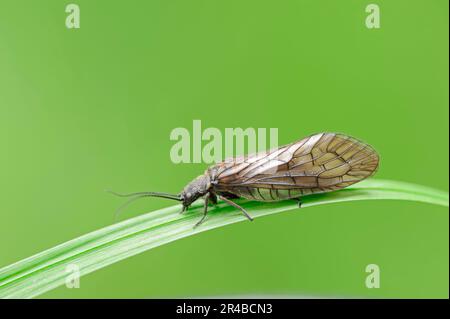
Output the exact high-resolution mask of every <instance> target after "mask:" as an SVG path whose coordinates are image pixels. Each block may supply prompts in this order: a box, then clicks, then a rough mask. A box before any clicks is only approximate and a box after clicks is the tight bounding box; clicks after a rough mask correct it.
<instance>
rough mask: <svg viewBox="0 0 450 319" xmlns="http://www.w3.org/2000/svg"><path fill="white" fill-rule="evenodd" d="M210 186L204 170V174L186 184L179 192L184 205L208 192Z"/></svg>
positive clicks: (208, 177)
mask: <svg viewBox="0 0 450 319" xmlns="http://www.w3.org/2000/svg"><path fill="white" fill-rule="evenodd" d="M210 187H211V180H210V175H209V174H208V173H207V172H206V173H205V174H204V175H200V176H198V177H197V178H195V179H194V180H193V181H192V182H190V183H189V184H187V185H186V187H185V188H184V189H183V191H182V192H181V196H182V198H183V203H184V205H185V206H188V205H190V204H191V203H193V202H194V201H195V200H197V199H198V198H199V197H201V196H203V195H205V194H206V193H208V191H209V189H210Z"/></svg>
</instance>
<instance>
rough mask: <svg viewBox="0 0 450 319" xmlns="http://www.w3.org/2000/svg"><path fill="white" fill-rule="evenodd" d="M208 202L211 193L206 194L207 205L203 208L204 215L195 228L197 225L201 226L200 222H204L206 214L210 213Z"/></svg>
mask: <svg viewBox="0 0 450 319" xmlns="http://www.w3.org/2000/svg"><path fill="white" fill-rule="evenodd" d="M208 202H209V193H208V194H206V196H205V206H204V208H203V216H202V218H201V219H200V220H199V221H198V223H197V224H195V226H194V228H195V227H197V226H200V224H201V223H203V221H204V220H205V218H206V214H208Z"/></svg>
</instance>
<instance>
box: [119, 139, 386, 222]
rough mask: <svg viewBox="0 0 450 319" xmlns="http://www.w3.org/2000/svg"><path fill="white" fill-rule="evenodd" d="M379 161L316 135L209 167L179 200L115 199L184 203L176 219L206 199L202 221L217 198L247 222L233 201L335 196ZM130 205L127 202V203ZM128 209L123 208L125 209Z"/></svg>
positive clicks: (347, 143) (354, 144) (357, 145)
mask: <svg viewBox="0 0 450 319" xmlns="http://www.w3.org/2000/svg"><path fill="white" fill-rule="evenodd" d="M378 163H379V156H378V154H377V152H376V151H375V150H374V149H373V148H372V147H371V146H369V145H368V144H365V143H363V142H361V141H359V140H357V139H355V138H352V137H350V136H347V135H344V134H338V133H319V134H314V135H311V136H308V137H306V138H304V139H302V140H300V141H297V142H294V143H291V144H288V145H285V146H282V147H279V148H277V149H273V150H271V151H267V152H260V153H257V154H252V155H247V156H240V157H236V158H230V159H227V160H225V161H223V162H220V163H218V164H216V165H213V166H211V167H209V168H208V169H207V170H206V171H205V173H204V174H203V175H200V176H198V177H197V178H195V179H194V180H193V181H192V182H190V183H189V184H188V185H187V186H186V187H185V188H184V189H183V190H182V191H181V193H180V194H176V195H175V194H166V193H156V192H140V193H133V194H126V195H122V194H117V193H114V194H116V195H118V196H127V197H128V196H134V198H133V199H132V200H131V201H133V200H135V199H137V198H141V197H162V198H167V199H173V200H177V201H180V202H181V203H182V210H181V212H180V213H183V212H184V211H186V210H187V209H188V208H189V206H190V205H191V204H192V203H193V202H194V201H196V200H197V199H198V198H200V197H204V199H205V205H204V210H203V216H202V218H201V219H200V220H199V221H198V223H197V224H196V225H195V227H196V226H198V225H200V224H201V223H202V222H203V221H204V220H205V218H206V216H207V213H208V203H209V202H211V203H213V204H217V200H218V198H219V199H221V200H223V201H224V202H225V203H227V204H229V205H231V206H233V207H236V208H238V209H240V210H241V212H242V213H243V214H244V215H245V216H246V217H247V218H248V219H249V220H253V219H252V217H251V216H250V215H249V214H248V212H247V211H246V210H245V209H244V208H243V207H241V206H239V205H238V204H236V203H235V202H233V201H232V199H235V198H240V197H242V198H246V199H249V200H255V201H264V202H272V201H281V200H288V199H297V200H299V203H301V201H300V199H301V197H302V196H305V195H308V194H315V193H325V192H330V191H335V190H338V189H341V188H344V187H347V186H349V185H352V184H354V183H357V182H359V181H361V180H363V179H365V178H367V177H369V176H371V175H373V174H374V173H375V171H376V170H377V168H378ZM128 203H129V202H128ZM128 203H126V204H128Z"/></svg>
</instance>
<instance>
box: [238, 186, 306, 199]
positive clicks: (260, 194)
mask: <svg viewBox="0 0 450 319" xmlns="http://www.w3.org/2000/svg"><path fill="white" fill-rule="evenodd" d="M232 193H233V194H235V195H237V196H239V197H243V198H246V199H249V200H256V201H262V202H275V201H280V200H286V199H291V198H298V197H300V196H302V195H306V194H311V193H312V192H311V190H309V189H274V188H264V187H233V190H232Z"/></svg>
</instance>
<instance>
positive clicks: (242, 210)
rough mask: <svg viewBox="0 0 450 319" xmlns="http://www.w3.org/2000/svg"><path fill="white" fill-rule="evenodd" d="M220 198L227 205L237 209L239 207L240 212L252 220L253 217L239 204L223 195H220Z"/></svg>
mask: <svg viewBox="0 0 450 319" xmlns="http://www.w3.org/2000/svg"><path fill="white" fill-rule="evenodd" d="M220 199H221V200H223V201H224V202H225V203H227V204H228V205H231V206H233V207H236V208H237V209H240V210H241V212H242V213H243V214H244V215H245V217H247V218H248V220H249V221H253V218H252V217H251V216H250V215H249V214H248V213H247V211H246V210H245V209H244V208H242V207H241V206H239V205H238V204H236V203H235V202H233V201H231V200H229V199H228V198H225V197H223V196H220Z"/></svg>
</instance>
